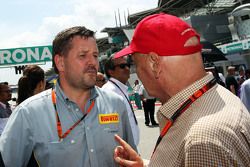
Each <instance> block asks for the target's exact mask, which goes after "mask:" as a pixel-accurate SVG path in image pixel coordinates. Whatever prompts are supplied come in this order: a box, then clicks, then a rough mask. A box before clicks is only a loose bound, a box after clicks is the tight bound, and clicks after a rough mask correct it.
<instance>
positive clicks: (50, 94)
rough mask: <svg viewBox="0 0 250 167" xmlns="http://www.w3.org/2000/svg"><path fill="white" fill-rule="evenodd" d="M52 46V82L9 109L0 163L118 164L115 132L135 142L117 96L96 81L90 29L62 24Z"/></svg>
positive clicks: (94, 46) (0, 144)
mask: <svg viewBox="0 0 250 167" xmlns="http://www.w3.org/2000/svg"><path fill="white" fill-rule="evenodd" d="M52 50H53V53H52V55H53V59H52V61H53V67H54V70H55V72H56V73H57V74H58V80H57V82H56V85H55V87H54V88H53V89H48V90H46V91H43V92H41V93H39V94H37V95H35V96H32V97H30V98H28V99H27V100H25V101H24V102H22V103H21V104H20V105H18V106H17V108H16V109H15V112H13V113H12V116H11V117H10V119H9V120H8V123H7V125H6V127H5V129H4V131H3V133H2V136H1V138H0V153H1V156H0V166H4V165H5V166H6V167H8V166H15V167H17V166H32V167H33V166H41V167H69V166H70V167H98V166H103V167H110V166H112V167H117V166H118V164H117V163H116V162H115V161H114V159H113V149H114V148H115V147H116V146H117V145H118V144H117V143H116V142H115V140H114V134H119V135H120V136H121V137H122V138H123V139H124V140H125V141H127V142H128V143H130V144H131V145H132V147H133V148H134V149H135V148H136V147H135V144H134V140H133V137H132V132H131V127H130V125H129V120H128V116H127V111H126V107H125V105H124V103H123V100H122V98H121V97H120V96H118V95H116V94H114V93H112V92H109V93H107V92H104V91H102V90H101V89H99V88H98V87H97V86H95V83H96V75H97V70H98V67H99V62H98V55H99V51H98V48H97V44H96V38H95V36H94V32H93V31H91V30H89V29H87V28H85V27H83V26H76V27H71V28H68V29H65V30H63V31H61V32H60V33H58V34H57V35H56V37H55V39H54V40H53V45H52ZM1 158H2V163H1Z"/></svg>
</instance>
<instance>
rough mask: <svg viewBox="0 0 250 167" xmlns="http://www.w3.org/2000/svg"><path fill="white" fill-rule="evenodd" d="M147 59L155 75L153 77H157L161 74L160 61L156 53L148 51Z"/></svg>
mask: <svg viewBox="0 0 250 167" xmlns="http://www.w3.org/2000/svg"><path fill="white" fill-rule="evenodd" d="M148 59H149V63H150V68H151V70H152V72H153V74H154V76H155V79H158V78H159V76H160V74H161V61H160V57H159V55H158V54H156V53H154V52H150V53H149V54H148Z"/></svg>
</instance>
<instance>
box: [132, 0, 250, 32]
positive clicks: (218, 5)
mask: <svg viewBox="0 0 250 167" xmlns="http://www.w3.org/2000/svg"><path fill="white" fill-rule="evenodd" d="M248 2H250V0H241V2H240V0H189V1H187V0H158V7H157V8H154V9H150V10H145V11H142V12H139V13H135V14H131V15H130V16H129V17H128V22H129V24H130V26H131V27H135V26H136V25H137V23H138V22H139V21H140V20H142V19H143V18H144V17H146V16H148V15H150V14H155V13H160V12H164V13H168V14H172V15H175V16H179V17H187V16H190V15H206V14H210V15H211V14H223V13H229V12H231V11H232V10H233V9H234V8H236V7H237V6H239V5H241V3H242V4H243V3H248Z"/></svg>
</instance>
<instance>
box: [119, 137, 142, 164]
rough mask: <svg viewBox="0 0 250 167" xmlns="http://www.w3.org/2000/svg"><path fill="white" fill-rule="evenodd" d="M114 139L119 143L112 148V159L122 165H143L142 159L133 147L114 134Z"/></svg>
mask: <svg viewBox="0 0 250 167" xmlns="http://www.w3.org/2000/svg"><path fill="white" fill-rule="evenodd" d="M115 140H116V141H117V142H118V143H119V144H120V146H117V147H116V148H115V150H114V159H115V161H116V162H117V163H118V164H119V165H120V166H122V167H143V160H142V159H141V157H140V156H139V155H138V154H137V153H136V151H135V150H133V148H132V147H131V146H130V145H129V144H128V143H126V142H125V141H124V140H122V139H121V138H120V137H119V136H118V135H115Z"/></svg>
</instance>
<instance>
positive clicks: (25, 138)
mask: <svg viewBox="0 0 250 167" xmlns="http://www.w3.org/2000/svg"><path fill="white" fill-rule="evenodd" d="M31 127H32V125H31V121H30V120H29V116H28V115H27V110H26V109H25V108H22V107H18V108H17V109H16V110H15V111H14V112H13V113H12V114H11V116H10V118H9V120H8V123H7V125H6V127H5V129H4V131H3V134H2V136H1V138H0V151H1V155H2V159H3V161H4V164H5V166H15V167H19V166H20V167H21V166H26V165H27V163H28V162H29V159H30V156H31V154H32V150H33V132H32V129H31Z"/></svg>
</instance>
